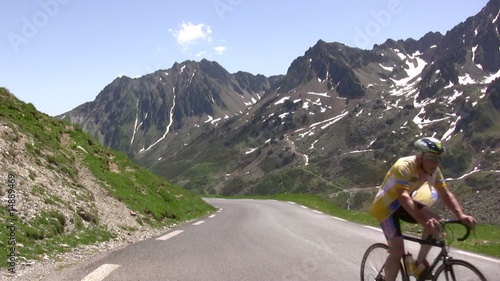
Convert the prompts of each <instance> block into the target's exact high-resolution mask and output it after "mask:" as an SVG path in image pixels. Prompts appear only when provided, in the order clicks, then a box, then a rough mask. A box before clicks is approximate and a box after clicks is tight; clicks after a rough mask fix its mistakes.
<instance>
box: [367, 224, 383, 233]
mask: <svg viewBox="0 0 500 281" xmlns="http://www.w3.org/2000/svg"><path fill="white" fill-rule="evenodd" d="M364 227H366V228H369V229H373V230H376V231H378V232H382V229H380V228H376V227H373V226H367V225H365V226H364Z"/></svg>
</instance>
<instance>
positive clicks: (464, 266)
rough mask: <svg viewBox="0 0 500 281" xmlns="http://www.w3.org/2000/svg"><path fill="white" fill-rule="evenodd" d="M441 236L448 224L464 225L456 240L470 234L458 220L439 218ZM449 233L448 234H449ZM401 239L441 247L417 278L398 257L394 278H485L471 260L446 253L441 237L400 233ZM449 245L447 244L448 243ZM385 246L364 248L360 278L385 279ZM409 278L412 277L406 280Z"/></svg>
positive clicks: (465, 280) (441, 280)
mask: <svg viewBox="0 0 500 281" xmlns="http://www.w3.org/2000/svg"><path fill="white" fill-rule="evenodd" d="M440 223H441V231H442V233H441V234H440V236H441V237H446V235H448V234H451V232H450V233H448V232H449V230H448V229H447V228H446V225H449V224H460V225H462V226H464V227H465V229H466V233H465V235H464V236H463V237H461V238H458V239H457V240H458V241H464V240H465V239H467V237H468V236H469V234H470V230H471V229H470V228H469V227H468V226H466V225H464V224H462V223H461V222H460V221H458V220H442V221H441V222H440ZM452 236H453V235H450V236H449V237H452ZM403 238H404V240H405V241H413V242H417V243H420V244H425V245H431V246H433V247H439V248H441V251H440V252H439V254H438V255H437V257H436V258H435V259H434V261H433V262H432V264H430V265H429V266H430V268H429V269H430V270H426V271H425V272H424V273H423V276H419V278H417V277H414V276H410V275H409V274H408V271H407V267H406V263H405V262H404V257H403V258H401V262H400V265H399V266H400V270H399V273H398V277H397V279H396V280H401V281H410V280H417V281H421V280H434V281H436V280H439V281H444V280H446V281H468V280H470V281H476V280H480V281H487V280H486V278H485V277H484V275H483V274H482V273H481V271H479V269H477V268H476V267H475V266H474V265H472V264H471V263H469V262H467V261H464V260H460V259H454V258H453V257H451V256H450V254H449V249H448V248H449V245H447V243H446V241H447V240H448V239H445V238H438V239H434V238H430V239H420V238H416V237H412V236H407V235H403ZM448 244H449V243H448ZM388 250H389V247H388V246H387V245H386V244H384V243H375V244H373V245H371V246H370V247H368V249H367V250H366V252H365V254H364V256H363V260H362V262H361V281H385V276H384V274H385V273H384V267H385V261H386V258H387V256H388ZM410 277H411V278H412V279H410Z"/></svg>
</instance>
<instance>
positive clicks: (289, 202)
mask: <svg viewBox="0 0 500 281" xmlns="http://www.w3.org/2000/svg"><path fill="white" fill-rule="evenodd" d="M286 202H287V203H290V204H293V205H295V202H292V201H286Z"/></svg>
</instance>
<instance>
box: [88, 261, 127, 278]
mask: <svg viewBox="0 0 500 281" xmlns="http://www.w3.org/2000/svg"><path fill="white" fill-rule="evenodd" d="M118 267H120V265H118V264H103V265H101V266H100V267H98V268H97V269H96V270H94V271H92V273H90V274H89V275H87V276H85V278H83V279H82V281H100V280H103V279H104V278H106V276H108V275H109V274H110V273H111V272H112V271H113V270H115V269H117V268H118Z"/></svg>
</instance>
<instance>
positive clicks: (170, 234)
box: [156, 230, 184, 240]
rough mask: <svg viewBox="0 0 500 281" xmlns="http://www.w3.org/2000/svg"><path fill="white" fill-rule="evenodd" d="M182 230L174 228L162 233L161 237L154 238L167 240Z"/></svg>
mask: <svg viewBox="0 0 500 281" xmlns="http://www.w3.org/2000/svg"><path fill="white" fill-rule="evenodd" d="M183 231H184V230H175V231H172V232H170V233H167V234H165V235H163V236H161V237H158V238H156V240H167V239H170V238H172V237H174V236H175V235H177V234H180V233H182V232H183Z"/></svg>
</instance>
